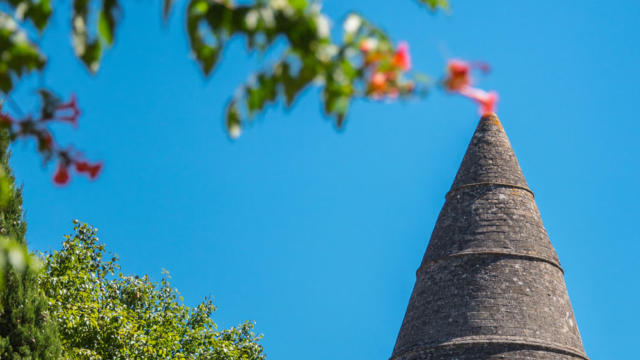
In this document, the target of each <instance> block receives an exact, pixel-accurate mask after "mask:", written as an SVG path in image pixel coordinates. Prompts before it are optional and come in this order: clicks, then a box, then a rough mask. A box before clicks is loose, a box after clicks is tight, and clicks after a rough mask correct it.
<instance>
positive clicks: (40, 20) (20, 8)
mask: <svg viewBox="0 0 640 360" xmlns="http://www.w3.org/2000/svg"><path fill="white" fill-rule="evenodd" d="M2 2H8V3H9V4H10V5H11V6H12V7H13V8H14V16H15V18H16V19H17V20H20V21H25V20H28V21H31V23H33V25H35V27H36V28H37V29H38V30H39V31H42V30H44V28H45V26H47V24H48V23H49V17H50V16H51V12H52V8H51V0H4V1H0V3H2Z"/></svg>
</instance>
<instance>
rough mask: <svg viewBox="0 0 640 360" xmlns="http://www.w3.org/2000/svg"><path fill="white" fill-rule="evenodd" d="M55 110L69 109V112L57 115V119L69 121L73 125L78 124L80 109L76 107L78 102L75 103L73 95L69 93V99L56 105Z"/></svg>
mask: <svg viewBox="0 0 640 360" xmlns="http://www.w3.org/2000/svg"><path fill="white" fill-rule="evenodd" d="M56 110H58V111H64V110H69V111H70V113H67V114H66V115H62V116H58V117H57V120H59V121H66V122H69V123H71V124H72V125H73V126H77V125H78V117H79V116H80V109H79V108H78V103H77V100H76V96H75V95H71V100H69V102H67V103H62V104H60V105H58V106H56Z"/></svg>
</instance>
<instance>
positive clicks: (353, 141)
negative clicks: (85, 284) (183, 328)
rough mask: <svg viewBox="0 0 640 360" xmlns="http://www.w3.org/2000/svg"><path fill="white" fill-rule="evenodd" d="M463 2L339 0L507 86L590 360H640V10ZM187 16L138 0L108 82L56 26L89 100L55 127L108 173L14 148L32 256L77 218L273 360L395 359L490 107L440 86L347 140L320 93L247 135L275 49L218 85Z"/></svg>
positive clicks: (230, 66) (263, 120) (54, 49)
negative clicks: (448, 200)
mask: <svg viewBox="0 0 640 360" xmlns="http://www.w3.org/2000/svg"><path fill="white" fill-rule="evenodd" d="M451 2H452V12H451V14H450V15H445V14H437V15H431V14H429V13H428V12H427V11H426V10H424V9H423V8H422V7H420V6H419V5H418V4H417V2H415V1H410V0H402V1H400V0H398V1H392V2H391V1H380V0H369V1H327V2H326V3H325V4H324V9H325V11H326V12H327V13H328V14H329V15H330V16H331V17H332V18H333V20H334V23H335V24H338V23H339V21H340V20H341V19H342V18H343V17H344V15H345V14H346V13H347V12H349V11H350V10H358V11H360V12H362V13H363V14H364V15H365V16H367V17H369V18H370V19H371V20H373V21H374V22H375V23H377V24H379V25H381V26H382V27H384V28H385V29H386V30H387V31H389V32H390V33H391V34H392V36H393V37H394V39H396V40H406V41H408V42H409V44H410V46H411V53H412V56H413V63H414V67H415V68H416V69H418V70H421V71H423V72H427V73H429V74H433V75H439V74H441V72H442V70H443V68H444V64H445V61H446V59H447V58H448V57H452V56H454V57H461V58H467V59H478V60H485V61H488V62H489V63H491V64H492V66H493V68H494V71H493V73H492V74H491V75H489V76H487V77H483V78H482V79H481V82H480V84H481V86H482V87H484V88H487V89H495V90H497V91H499V93H500V97H501V101H500V103H499V108H498V115H499V116H500V118H501V120H502V122H503V124H504V127H505V129H506V131H507V133H508V135H509V137H510V139H511V142H512V144H513V147H514V149H515V152H516V155H517V156H518V158H519V161H520V164H521V167H522V169H523V171H524V174H525V176H526V178H527V180H528V182H529V185H530V187H531V188H532V189H533V191H534V192H535V193H536V201H537V204H538V206H539V208H540V211H541V213H542V218H543V221H544V223H545V226H546V228H547V230H548V232H549V234H550V237H551V240H552V242H553V244H554V246H555V248H556V250H557V252H558V255H559V257H560V260H561V262H562V264H563V266H564V268H565V270H566V282H567V287H568V290H569V295H570V297H571V300H572V303H573V307H574V311H575V313H576V318H577V320H578V325H579V328H580V331H581V334H582V339H583V342H584V345H585V348H586V351H587V354H588V355H589V356H590V357H591V358H592V359H630V358H633V357H634V356H637V353H636V352H635V348H634V346H633V344H637V343H639V342H640V333H638V331H637V322H638V321H640V318H639V316H638V309H637V304H638V301H637V298H638V296H640V285H639V284H640V282H639V281H638V275H639V274H640V271H639V267H638V260H637V254H638V253H640V242H639V241H638V240H640V239H639V235H638V231H637V225H636V224H637V221H638V215H639V214H640V211H638V202H639V201H640V197H639V196H638V188H637V178H638V176H639V175H640V167H639V165H638V161H637V158H638V155H639V154H640V146H639V145H638V140H637V134H638V133H639V130H640V125H639V123H638V115H637V113H638V112H637V110H634V109H633V107H634V106H636V105H637V104H638V90H637V84H638V81H639V80H640V70H639V67H638V65H637V64H639V63H640V46H638V44H640V36H639V35H640V34H639V30H638V24H637V22H638V19H639V18H640V3H638V2H635V1H616V2H609V3H607V4H603V3H602V2H601V1H594V0H585V1H581V2H579V3H578V2H569V1H564V2H559V1H556V2H541V1H508V2H506V1H497V0H487V1H474V2H467V1H460V0H451ZM179 3H181V4H182V2H179ZM183 15H184V13H183V9H182V7H181V8H180V10H179V11H178V13H176V14H174V16H173V18H172V21H171V23H170V26H169V27H168V28H163V27H162V25H161V21H160V5H159V2H158V1H144V2H142V1H126V4H125V18H124V21H123V23H122V26H121V27H120V29H119V30H118V34H117V43H116V45H115V47H114V48H113V49H112V50H111V51H110V52H108V53H107V55H106V57H105V59H104V63H103V65H102V68H101V71H100V73H99V74H98V75H97V76H90V75H89V74H88V73H87V72H86V71H85V70H84V69H83V68H82V67H81V66H80V64H79V62H78V61H77V60H75V59H74V58H73V53H72V50H71V48H70V46H69V26H68V15H67V14H66V13H62V12H61V13H59V14H58V15H57V16H56V18H55V19H54V21H53V23H52V26H51V28H50V29H49V30H48V31H47V32H46V33H45V35H44V37H43V40H42V46H43V47H44V49H45V51H46V52H47V53H48V54H50V66H49V68H48V70H47V71H46V73H45V76H44V78H43V81H44V83H45V84H47V85H48V86H50V87H51V88H53V89H56V90H57V91H58V92H60V93H61V94H69V93H75V94H77V95H78V98H79V100H80V104H81V106H82V110H83V116H82V118H81V123H80V127H79V128H78V129H77V130H73V129H71V130H69V129H66V128H63V127H61V128H58V129H56V134H57V136H58V137H59V139H60V140H61V141H63V142H72V143H73V144H74V145H76V147H78V148H80V149H83V150H84V151H85V154H86V155H87V156H88V157H89V158H91V159H101V160H103V161H104V163H105V170H104V173H103V174H102V176H101V177H100V178H99V179H98V180H97V181H95V182H90V181H86V180H85V179H83V178H74V179H73V181H72V183H71V184H70V185H69V186H68V187H66V188H56V187H54V186H53V185H52V183H51V175H52V173H53V170H54V167H53V165H51V166H49V167H47V168H42V167H41V166H40V159H39V157H38V156H37V155H36V154H35V152H34V151H33V147H32V144H20V143H19V144H16V146H14V148H13V152H14V157H13V161H12V164H13V166H14V169H15V173H16V175H17V178H18V181H19V182H21V183H23V184H24V198H25V204H24V205H25V209H26V218H27V220H28V224H29V231H28V240H29V243H30V246H31V248H32V249H39V250H47V249H55V248H57V247H58V246H59V244H60V242H61V240H62V235H63V234H67V233H70V232H71V230H72V223H71V220H72V219H74V218H78V219H81V220H82V221H86V222H89V223H91V224H93V225H95V226H96V227H98V228H99V229H100V234H101V239H102V240H103V241H104V242H106V243H107V245H108V247H109V248H110V249H111V250H112V251H113V252H115V253H117V254H118V255H119V256H120V259H121V263H122V265H123V268H124V270H125V271H127V272H130V273H138V274H142V273H148V274H151V275H152V276H155V277H156V278H159V276H160V272H161V269H162V268H166V269H168V270H170V272H171V273H172V275H173V283H174V285H175V286H176V287H177V288H179V289H180V291H181V293H182V294H183V295H184V297H185V299H186V301H187V303H189V304H195V303H197V302H199V301H200V300H201V299H202V298H203V297H204V296H209V295H212V296H214V299H215V303H216V304H217V305H218V306H219V310H218V311H217V312H216V314H215V319H216V320H217V321H218V322H219V324H221V325H222V326H231V325H233V324H236V323H239V322H241V321H243V320H254V321H255V322H256V330H257V331H258V332H260V333H263V334H264V335H265V337H264V342H263V343H264V346H265V349H266V353H267V355H268V357H269V358H271V359H278V360H286V359H301V358H304V359H308V360H316V359H317V360H320V359H323V360H326V359H351V360H357V359H385V358H388V357H389V356H390V354H391V351H392V348H393V345H394V342H395V338H396V335H397V332H398V330H399V328H400V324H401V321H402V317H403V316H404V312H405V309H406V305H407V302H408V299H409V296H410V293H411V289H412V286H413V283H414V281H415V270H416V269H417V267H418V265H419V263H420V260H421V258H422V255H423V253H424V250H425V248H426V245H427V242H428V239H429V236H430V234H431V231H432V229H433V226H434V223H435V220H436V217H437V215H438V212H439V211H440V208H441V206H442V204H443V202H444V194H445V193H446V192H447V190H448V188H449V186H450V185H451V182H452V181H453V178H454V176H455V173H456V171H457V168H458V166H459V164H460V161H461V159H462V156H463V154H464V151H465V149H466V146H467V144H468V141H469V139H470V137H471V135H472V133H473V131H474V129H475V126H476V123H477V120H478V116H477V115H476V107H475V106H474V105H473V104H471V103H470V102H469V101H467V100H465V99H462V98H457V97H451V96H448V95H445V94H442V93H439V92H435V93H433V94H432V96H430V97H429V98H428V99H426V100H423V101H415V102H410V103H394V104H384V103H378V102H367V101H360V102H357V103H356V104H355V105H354V106H353V107H352V110H351V113H350V114H349V117H348V122H347V125H346V129H345V130H344V131H341V132H337V131H336V130H335V129H334V127H333V126H332V124H331V122H330V120H329V119H326V118H324V117H323V116H322V115H321V113H320V104H319V102H318V93H317V91H316V90H315V89H311V90H308V91H306V93H305V94H304V96H302V97H301V98H300V99H299V100H298V101H297V103H296V105H295V107H294V108H293V109H292V110H288V111H285V110H283V109H282V108H281V107H280V106H276V107H273V108H271V109H270V110H269V111H267V112H266V114H265V115H264V116H260V117H259V118H257V119H256V121H255V122H254V123H252V124H251V125H250V126H249V127H248V128H247V129H246V130H245V132H244V134H243V136H242V137H241V138H240V139H239V140H238V141H236V142H232V141H230V140H229V139H228V138H227V137H226V135H225V133H224V131H223V126H222V114H223V108H224V105H225V103H226V101H227V100H228V98H229V96H230V95H231V94H232V93H233V91H234V90H235V89H236V87H237V86H238V85H239V84H240V83H241V82H243V81H244V80H246V79H247V77H248V75H249V74H250V72H251V71H252V70H253V69H256V68H259V67H262V66H267V65H268V61H267V62H265V60H264V59H263V58H261V57H260V56H256V55H255V54H254V55H249V54H247V52H246V49H245V46H244V43H243V41H233V42H232V43H231V44H230V46H229V47H228V48H227V49H226V51H225V54H224V59H223V61H222V62H221V63H220V65H219V67H218V68H217V69H216V71H215V73H214V74H213V76H211V77H210V78H208V79H204V78H203V77H202V75H201V74H200V72H199V70H198V68H197V67H196V65H195V63H194V62H193V61H191V60H190V58H189V51H188V46H187V42H186V38H185V35H184V25H183V19H184V17H183ZM39 81H40V80H39V79H32V80H30V81H27V82H24V83H22V84H21V85H20V88H19V89H18V92H19V95H18V96H17V100H18V102H19V103H20V104H21V106H22V107H23V108H25V109H32V108H34V107H33V104H32V98H33V96H32V91H33V90H34V88H35V86H36V85H37V84H38V82H39Z"/></svg>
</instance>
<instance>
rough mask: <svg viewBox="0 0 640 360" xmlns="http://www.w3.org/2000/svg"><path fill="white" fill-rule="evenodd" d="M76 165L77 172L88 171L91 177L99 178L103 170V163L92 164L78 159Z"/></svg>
mask: <svg viewBox="0 0 640 360" xmlns="http://www.w3.org/2000/svg"><path fill="white" fill-rule="evenodd" d="M74 165H75V167H76V171H77V172H79V173H86V174H87V175H89V178H90V179H95V178H97V177H98V174H100V171H101V170H102V163H96V164H90V163H88V162H87V161H76V162H75V163H74Z"/></svg>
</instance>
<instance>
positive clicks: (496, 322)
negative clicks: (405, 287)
mask: <svg viewBox="0 0 640 360" xmlns="http://www.w3.org/2000/svg"><path fill="white" fill-rule="evenodd" d="M440 359H446V360H452V359H458V360H485V359H514V360H519V359H549V360H551V359H554V360H555V359H558V360H565V359H566V360H570V359H571V360H573V359H582V360H588V358H587V356H586V354H585V352H584V348H583V346H582V341H581V339H580V334H579V332H578V327H577V324H576V320H575V317H574V315H573V310H572V308H571V303H570V301H569V296H568V294H567V289H566V287H565V283H564V275H563V270H562V267H561V266H560V262H559V261H558V256H557V255H556V252H555V250H554V249H553V246H552V245H551V242H550V241H549V237H548V236H547V233H546V231H545V229H544V226H543V225H542V220H541V219H540V214H539V212H538V208H537V206H536V203H535V201H534V197H533V192H532V191H531V190H530V189H529V186H528V185H527V182H526V180H525V179H524V176H523V175H522V171H521V170H520V166H519V165H518V160H517V159H516V157H515V155H514V153H513V150H512V148H511V144H510V143H509V139H508V138H507V135H506V134H505V132H504V129H503V128H502V125H501V124H500V121H499V120H498V118H497V117H496V116H495V115H493V114H492V115H488V116H485V117H483V118H482V119H481V120H480V123H479V125H478V128H477V129H476V132H475V134H474V135H473V138H472V139H471V143H470V144H469V148H468V149H467V153H466V154H465V156H464V159H463V160H462V165H461V166H460V170H459V171H458V174H457V176H456V178H455V180H454V182H453V185H452V187H451V190H450V191H449V193H448V194H447V196H446V201H445V204H444V206H443V208H442V211H441V212H440V216H439V217H438V221H437V223H436V226H435V229H434V230H433V234H432V235H431V240H430V241H429V246H428V247H427V251H426V253H425V255H424V258H423V260H422V264H421V265H420V267H419V269H418V271H417V281H416V284H415V287H414V289H413V294H412V295H411V299H410V300H409V306H408V308H407V312H406V314H405V317H404V321H403V323H402V327H401V329H400V333H399V335H398V339H397V341H396V345H395V348H394V350H393V355H392V357H391V360H440Z"/></svg>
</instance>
